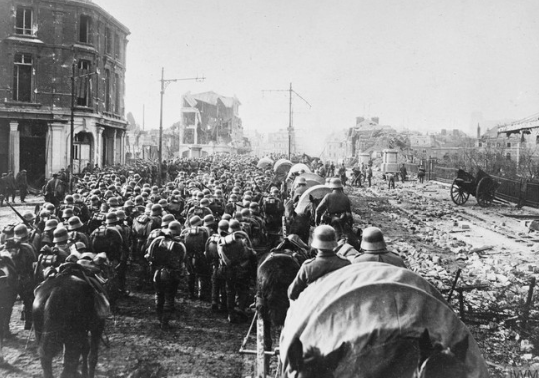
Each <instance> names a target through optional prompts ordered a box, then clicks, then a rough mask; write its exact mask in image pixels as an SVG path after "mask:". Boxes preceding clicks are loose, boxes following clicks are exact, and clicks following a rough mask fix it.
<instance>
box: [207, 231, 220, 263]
mask: <svg viewBox="0 0 539 378" xmlns="http://www.w3.org/2000/svg"><path fill="white" fill-rule="evenodd" d="M220 238H221V237H220V236H219V235H218V234H213V235H212V236H210V238H209V239H208V241H207V242H206V248H205V251H204V254H205V255H206V258H207V259H208V260H210V261H212V262H215V261H219V252H218V251H217V249H218V248H219V239H220Z"/></svg>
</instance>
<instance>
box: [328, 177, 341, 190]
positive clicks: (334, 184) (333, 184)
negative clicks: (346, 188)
mask: <svg viewBox="0 0 539 378" xmlns="http://www.w3.org/2000/svg"><path fill="white" fill-rule="evenodd" d="M329 187H330V188H331V189H342V182H341V179H340V178H334V179H331V181H330V182H329Z"/></svg>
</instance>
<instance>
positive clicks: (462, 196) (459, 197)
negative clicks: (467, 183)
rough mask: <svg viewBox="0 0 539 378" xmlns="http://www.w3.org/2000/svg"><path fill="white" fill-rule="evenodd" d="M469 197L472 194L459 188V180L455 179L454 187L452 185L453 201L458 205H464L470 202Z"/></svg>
mask: <svg viewBox="0 0 539 378" xmlns="http://www.w3.org/2000/svg"><path fill="white" fill-rule="evenodd" d="M468 197H470V193H468V192H467V191H465V190H464V189H463V188H461V187H460V186H458V185H457V179H455V180H454V181H453V185H451V199H452V200H453V202H455V204H457V205H464V204H465V203H466V201H468Z"/></svg>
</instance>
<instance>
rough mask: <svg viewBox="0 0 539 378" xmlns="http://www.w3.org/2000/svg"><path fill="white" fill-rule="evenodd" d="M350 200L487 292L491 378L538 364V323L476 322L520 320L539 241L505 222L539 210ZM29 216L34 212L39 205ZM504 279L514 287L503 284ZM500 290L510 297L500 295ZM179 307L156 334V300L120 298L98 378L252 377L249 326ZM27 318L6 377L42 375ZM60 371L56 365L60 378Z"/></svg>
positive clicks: (444, 285) (439, 267) (405, 195)
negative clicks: (525, 345) (245, 352)
mask: <svg viewBox="0 0 539 378" xmlns="http://www.w3.org/2000/svg"><path fill="white" fill-rule="evenodd" d="M346 192H347V193H349V195H350V197H351V198H352V201H353V205H354V212H355V213H356V214H355V220H356V222H357V223H358V224H360V225H362V226H363V227H364V226H368V225H375V226H379V227H380V228H382V230H384V232H385V235H386V238H387V242H388V244H389V246H390V248H391V249H393V250H396V251H397V252H399V253H400V254H402V255H403V256H405V257H406V259H407V262H408V264H409V266H410V267H411V269H413V270H415V271H417V272H419V273H420V274H422V275H424V276H426V277H427V278H428V279H429V280H430V281H431V282H432V283H433V284H435V285H436V286H437V287H438V288H440V289H441V290H447V289H448V287H449V286H450V284H451V282H452V280H453V278H454V275H455V272H456V271H457V269H459V268H461V269H462V274H461V277H462V281H460V282H461V285H463V286H465V285H473V284H477V283H478V282H479V283H483V284H485V285H486V287H487V289H485V290H470V291H468V292H465V294H464V296H465V303H466V306H465V310H466V311H468V310H470V311H469V312H468V313H467V315H468V317H469V318H470V321H469V322H468V323H467V324H468V325H469V327H470V328H471V330H472V333H473V334H474V336H475V337H476V339H477V340H478V343H479V345H480V346H481V348H482V350H483V352H484V355H485V358H486V359H487V360H488V361H490V362H491V367H492V373H493V376H498V375H499V376H501V374H502V373H503V367H504V366H506V365H509V364H517V365H518V364H525V363H532V362H534V356H537V355H538V354H539V353H537V351H536V349H535V348H534V349H533V350H532V352H530V353H524V352H523V351H521V349H520V343H521V341H522V340H523V339H527V340H528V339H529V340H531V343H532V345H539V343H536V342H535V340H534V339H533V337H532V334H533V332H535V325H534V324H535V323H533V322H532V321H530V323H531V324H532V325H531V327H532V328H531V329H528V330H524V329H520V328H519V327H518V325H515V326H512V325H511V324H508V323H507V322H506V319H507V318H508V317H507V316H502V315H500V314H498V313H496V314H494V315H493V316H492V317H491V318H489V319H486V320H485V319H479V320H478V319H473V316H472V314H473V312H474V311H477V307H478V306H487V305H489V304H492V302H494V303H497V302H498V303H499V302H500V300H501V299H500V298H502V297H503V298H502V299H504V300H507V306H506V307H508V308H509V310H507V309H506V312H507V313H510V312H511V309H513V312H514V313H515V314H516V315H519V312H518V311H519V309H520V308H521V306H520V305H521V299H522V298H524V297H525V294H526V293H527V288H526V287H525V285H522V283H523V282H524V283H525V282H527V281H526V280H528V279H529V278H530V277H531V276H532V275H534V274H535V273H533V269H534V268H533V266H534V264H537V258H536V257H535V256H534V253H535V252H536V251H537V250H538V248H537V246H538V243H539V238H538V237H536V236H534V235H531V234H527V229H526V227H525V225H524V220H522V219H517V218H512V217H510V216H504V215H503V214H511V215H513V216H520V217H525V215H539V212H538V211H536V210H533V209H528V208H524V210H516V209H514V208H513V207H512V206H508V205H498V204H496V205H495V206H494V207H492V208H490V209H483V208H479V206H477V205H476V203H475V199H473V198H470V200H469V202H468V203H467V204H466V205H465V206H464V207H460V208H456V207H455V206H454V205H453V203H452V202H451V200H450V199H449V190H448V188H447V187H446V186H443V185H439V184H434V183H429V184H425V185H416V184H415V183H413V182H410V183H408V182H407V183H405V184H402V183H398V184H397V189H395V190H392V191H388V190H386V189H385V187H384V186H383V185H382V184H378V185H375V186H373V188H370V189H368V188H367V189H365V188H361V189H356V188H353V189H351V188H348V187H347V188H346ZM35 200H36V201H38V200H39V199H35ZM17 209H18V210H19V211H22V210H25V209H26V208H25V207H17ZM27 209H30V210H33V206H28V207H27ZM14 220H15V218H14V216H13V214H12V213H11V211H8V210H7V209H6V208H5V207H3V208H0V226H4V225H6V224H7V223H9V222H11V221H14ZM482 248H483V249H482ZM474 250H480V251H479V252H474ZM530 266H531V268H530ZM504 269H505V270H504ZM530 269H531V270H532V271H530ZM537 271H538V272H539V270H537ZM503 276H506V277H507V282H508V283H507V282H500V281H502V280H503V279H504V278H503ZM517 286H518V287H517ZM498 291H499V292H500V293H501V294H500V295H501V296H502V297H500V296H497V295H496V293H497V292H498ZM511 293H512V294H511ZM510 294H511V295H512V297H511V298H510V299H511V300H509V298H508V297H509V296H510ZM490 296H493V297H492V298H491V297H490ZM453 298H454V299H453V300H452V304H453V305H454V308H455V309H456V311H458V308H459V302H458V298H457V296H456V295H455V296H454V297H453ZM474 306H475V307H476V308H474ZM178 308H179V312H178V317H177V319H176V321H175V322H174V323H173V325H174V328H173V329H172V330H170V331H167V332H165V331H162V330H160V329H159V328H158V327H157V322H156V320H155V317H154V315H153V310H152V309H153V296H152V294H151V293H134V295H132V296H131V297H129V298H126V299H122V300H121V301H120V303H119V311H118V313H117V314H116V316H115V318H114V319H111V320H110V321H109V322H108V324H107V328H106V335H107V338H108V340H109V343H110V347H109V348H107V347H104V346H101V348H100V357H99V363H98V371H97V376H98V377H132V378H135V377H165V376H167V377H238V378H239V377H246V376H251V375H252V374H253V372H252V365H253V360H254V357H244V356H241V355H240V354H239V353H238V350H239V347H240V345H241V342H242V339H243V337H244V336H245V334H246V332H247V329H248V326H249V324H240V325H231V324H228V322H227V321H226V318H225V316H224V315H223V314H213V313H212V312H211V311H210V306H209V303H205V302H200V301H191V300H188V299H186V298H185V297H184V295H183V294H182V295H180V300H179V306H178ZM485 308H486V309H488V308H490V307H488V306H487V307H485ZM530 314H531V315H530V319H531V320H533V319H536V318H538V316H537V314H536V313H535V312H534V311H533V309H532V311H531V313H530ZM19 317H20V303H17V306H16V309H15V311H14V314H13V318H12V323H11V324H12V331H13V332H14V333H15V337H14V338H13V339H10V340H7V343H6V346H5V348H4V354H5V357H6V360H7V362H8V364H7V365H5V366H2V367H0V376H2V377H9V378H15V377H38V376H41V368H40V364H39V359H38V357H37V353H36V347H35V342H34V336H33V334H32V333H30V332H29V331H24V330H23V329H22V325H23V322H21V321H20V320H19ZM472 320H473V321H472ZM254 343H255V341H254V337H253V338H252V339H250V340H249V345H248V347H249V348H250V349H254V346H255V344H254ZM60 364H61V359H60V357H58V358H57V359H56V361H55V367H56V370H55V371H56V373H57V374H59V371H60ZM495 365H497V366H498V368H496V366H495ZM272 366H275V363H273V364H272Z"/></svg>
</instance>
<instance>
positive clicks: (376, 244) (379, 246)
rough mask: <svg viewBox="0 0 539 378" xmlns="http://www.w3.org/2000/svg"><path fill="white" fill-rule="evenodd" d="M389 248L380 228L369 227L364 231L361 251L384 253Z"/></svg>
mask: <svg viewBox="0 0 539 378" xmlns="http://www.w3.org/2000/svg"><path fill="white" fill-rule="evenodd" d="M386 248H387V245H386V242H385V240H384V234H383V233H382V230H380V229H379V228H378V227H367V228H366V229H364V230H363V236H362V238H361V249H362V250H364V251H369V252H370V251H372V252H374V251H383V250H385V249H386Z"/></svg>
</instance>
